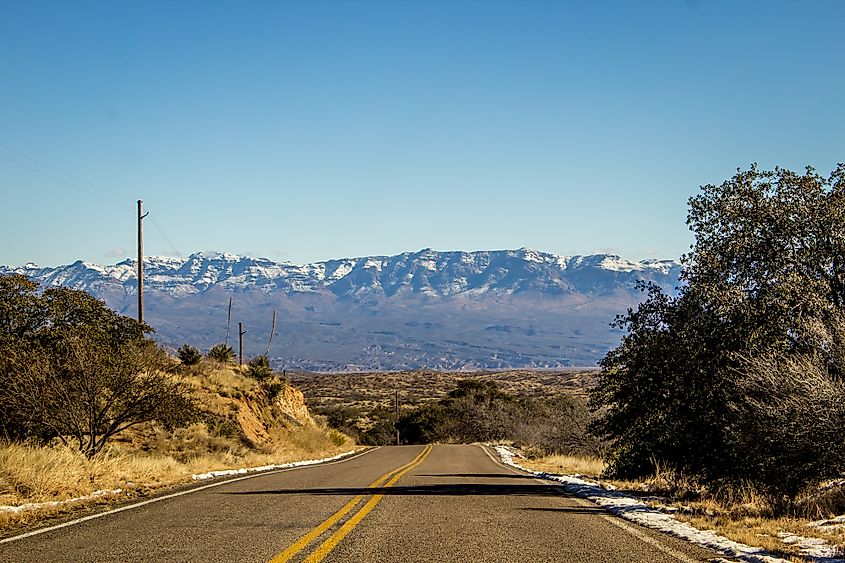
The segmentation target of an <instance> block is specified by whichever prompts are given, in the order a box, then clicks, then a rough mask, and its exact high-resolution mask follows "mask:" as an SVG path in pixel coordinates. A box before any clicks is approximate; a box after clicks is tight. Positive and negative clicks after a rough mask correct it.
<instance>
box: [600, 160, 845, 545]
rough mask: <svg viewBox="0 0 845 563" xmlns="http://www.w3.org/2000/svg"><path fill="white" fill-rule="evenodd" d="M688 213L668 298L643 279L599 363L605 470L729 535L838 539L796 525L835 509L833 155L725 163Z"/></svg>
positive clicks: (838, 383) (844, 423) (842, 284)
mask: <svg viewBox="0 0 845 563" xmlns="http://www.w3.org/2000/svg"><path fill="white" fill-rule="evenodd" d="M687 223H688V224H689V226H690V228H691V230H692V232H693V234H694V235H695V243H694V245H693V246H692V249H691V252H690V253H689V254H688V255H686V256H685V257H684V258H683V264H684V267H683V272H682V275H681V280H682V284H681V287H680V288H678V293H677V295H667V294H666V293H664V292H663V291H661V289H660V288H658V287H656V286H653V285H651V286H643V288H642V289H643V291H645V292H646V299H645V301H644V302H643V303H642V304H641V305H640V306H639V307H638V308H637V309H635V310H634V309H632V310H629V311H628V312H627V314H625V315H622V316H621V317H619V318H618V320H617V326H619V327H620V328H623V329H625V331H626V334H625V336H624V337H623V339H622V342H621V344H620V346H619V347H617V348H616V349H615V350H613V351H611V352H610V353H609V354H608V355H607V356H606V357H605V358H604V360H603V361H602V362H601V368H602V370H601V373H600V375H599V383H598V385H597V386H596V387H595V389H594V390H593V392H592V396H591V406H592V409H593V411H594V412H595V413H596V416H597V418H596V419H595V420H594V421H593V423H592V425H591V430H592V431H593V432H594V433H595V434H596V435H597V436H599V437H600V438H602V439H603V440H604V441H606V443H607V445H608V448H607V453H606V457H605V461H606V467H605V469H604V471H603V474H604V477H605V478H608V479H616V480H625V481H626V482H628V483H636V482H639V483H650V482H654V481H655V480H658V481H661V482H663V484H664V486H662V487H656V489H658V490H660V491H662V492H663V493H665V494H666V495H667V496H669V497H670V498H672V499H675V500H676V501H677V502H678V507H679V508H681V509H682V510H681V511H680V513H681V516H680V517H681V518H686V519H689V520H690V521H691V522H693V523H694V524H696V525H701V526H703V527H715V528H717V529H718V530H719V531H721V532H724V533H725V534H726V535H734V536H735V537H736V536H740V541H749V542H750V543H752V544H754V543H759V542H755V541H753V538H754V537H758V534H759V538H769V539H770V540H772V542H774V543H779V542H780V541H781V539H782V538H778V537H777V534H776V533H771V532H773V530H774V529H775V528H783V529H781V530H780V531H781V532H783V531H793V533H797V534H798V535H805V536H806V535H814V534H815V535H819V534H820V535H822V536H823V537H825V538H826V539H828V540H832V541H834V542H836V543H838V544H839V545H840V546H842V545H843V544H845V542H843V537H842V532H841V530H842V528H841V527H840V528H839V531H835V530H833V531H830V532H823V531H820V530H819V529H818V528H816V529H815V530H813V529H811V528H808V527H807V525H806V524H807V521H808V520H819V519H824V518H831V517H833V516H835V515H837V514H843V513H845V488H843V487H844V486H845V379H843V378H845V165H839V167H838V168H837V169H836V170H835V171H834V172H833V173H832V174H831V175H830V176H829V177H826V178H825V177H822V176H820V175H819V174H817V173H816V172H815V171H813V170H812V169H810V168H808V169H807V170H806V171H805V172H804V173H803V174H798V173H795V172H792V171H789V170H785V169H775V170H772V171H763V170H759V169H758V168H757V167H756V166H753V167H751V169H749V170H745V171H738V172H737V174H736V175H735V176H734V177H733V178H731V179H729V180H727V181H725V182H724V183H722V184H721V185H718V186H716V185H706V186H703V187H702V190H701V192H700V193H699V194H698V195H696V196H695V197H693V198H691V199H690V207H689V215H688V218H687ZM649 490H652V491H653V490H655V486H654V485H652V486H650V487H649ZM789 528H797V530H790V529H789ZM742 537H744V539H741V538H742ZM772 538H774V539H772ZM766 541H769V540H766ZM780 545H781V547H783V544H782V543H780Z"/></svg>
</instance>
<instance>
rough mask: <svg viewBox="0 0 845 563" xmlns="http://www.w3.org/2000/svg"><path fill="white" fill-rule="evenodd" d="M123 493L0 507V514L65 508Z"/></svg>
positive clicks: (104, 493) (98, 493) (106, 491)
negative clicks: (57, 507)
mask: <svg viewBox="0 0 845 563" xmlns="http://www.w3.org/2000/svg"><path fill="white" fill-rule="evenodd" d="M122 492H123V489H111V490H100V491H94V492H93V493H91V494H90V495H85V496H81V497H75V498H71V499H67V500H51V501H48V502H28V503H26V504H21V505H19V506H0V513H11V514H18V513H20V512H29V511H31V510H40V509H42V508H53V507H56V506H65V505H69V504H76V503H78V502H83V501H86V500H92V499H95V498H100V497H105V496H111V495H119V494H120V493H122Z"/></svg>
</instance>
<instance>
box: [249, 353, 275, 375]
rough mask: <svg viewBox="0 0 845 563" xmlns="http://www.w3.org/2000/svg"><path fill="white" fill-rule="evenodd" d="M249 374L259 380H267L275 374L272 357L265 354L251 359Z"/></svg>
mask: <svg viewBox="0 0 845 563" xmlns="http://www.w3.org/2000/svg"><path fill="white" fill-rule="evenodd" d="M247 375H249V377H251V378H253V379H255V380H257V381H266V380H268V379H270V377H272V376H273V369H272V368H271V367H270V359H269V358H268V357H267V356H265V355H263V354H262V355H260V356H255V357H254V358H253V359H252V360H250V361H249V365H248V366H247Z"/></svg>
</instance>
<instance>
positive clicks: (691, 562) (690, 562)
mask: <svg viewBox="0 0 845 563" xmlns="http://www.w3.org/2000/svg"><path fill="white" fill-rule="evenodd" d="M578 500H583V499H578ZM588 505H589V506H598V505H596V504H594V503H588ZM602 518H604V519H605V520H607V521H608V522H610V523H611V524H613V525H614V526H617V527H619V528H622V529H623V530H625V531H626V532H628V533H629V534H631V535H632V536H634V537H636V538H639V539H641V540H642V541H644V542H645V543H647V544H649V545H651V546H654V547H656V548H657V549H659V550H660V551H662V552H663V553H665V554H667V555H670V556H672V557H674V558H675V559H677V560H678V561H683V562H684V563H697V562H698V560H697V559H690V558H689V557H687V556H686V555H685V554H683V553H681V552H680V551H677V550H675V549H672V548H671V547H669V546H668V545H665V544H663V543H661V542H660V541H658V540H656V539H654V538H653V537H651V536H649V535H648V534H644V533H642V532H641V531H640V530H638V529H636V528H635V527H634V526H631V525H630V524H628V523H627V522H625V521H624V520H622V519H621V518H619V517H618V516H610V515H608V514H605V515H603V516H602Z"/></svg>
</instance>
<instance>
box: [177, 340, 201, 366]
mask: <svg viewBox="0 0 845 563" xmlns="http://www.w3.org/2000/svg"><path fill="white" fill-rule="evenodd" d="M176 355H177V356H178V357H179V360H180V361H181V362H182V364H184V365H186V366H195V365H197V364H198V363H200V360H202V354H200V351H199V350H197V349H196V348H194V347H193V346H191V345H190V344H184V345H183V346H182V347H181V348H179V350H177V352H176Z"/></svg>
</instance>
